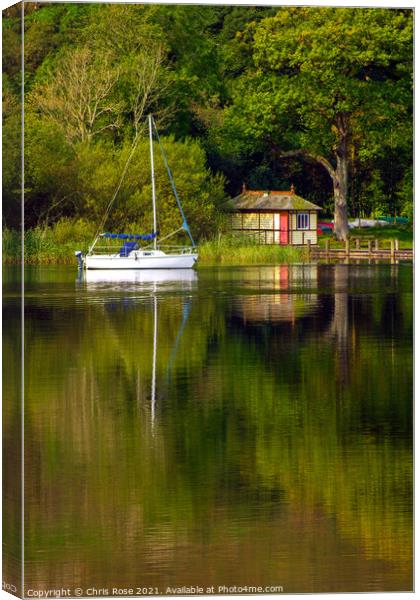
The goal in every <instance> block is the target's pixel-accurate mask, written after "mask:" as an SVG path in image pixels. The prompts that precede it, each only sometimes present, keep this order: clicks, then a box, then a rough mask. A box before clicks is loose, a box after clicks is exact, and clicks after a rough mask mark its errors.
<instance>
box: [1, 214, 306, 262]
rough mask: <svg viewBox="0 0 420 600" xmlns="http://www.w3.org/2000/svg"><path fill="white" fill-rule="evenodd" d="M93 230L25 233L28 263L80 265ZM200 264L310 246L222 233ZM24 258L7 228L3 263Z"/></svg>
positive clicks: (271, 258) (294, 258) (273, 258)
mask: <svg viewBox="0 0 420 600" xmlns="http://www.w3.org/2000/svg"><path fill="white" fill-rule="evenodd" d="M92 235H93V234H92V232H91V231H90V230H88V229H87V228H86V227H82V226H81V225H79V226H77V224H76V225H73V226H72V227H70V226H68V225H67V226H66V227H65V226H64V225H63V226H62V227H60V226H59V224H58V225H57V226H55V227H54V228H35V229H30V230H28V231H26V232H25V246H24V261H25V263H26V264H76V259H75V256H74V252H75V250H81V251H82V252H84V253H85V252H86V251H87V249H88V247H89V243H90V242H91V240H92ZM199 256H200V260H199V266H200V265H203V266H211V265H230V266H234V265H256V264H279V263H293V262H302V261H305V260H308V253H307V249H306V248H301V247H293V246H264V245H259V244H256V243H255V242H253V241H252V240H250V239H247V238H246V237H244V236H236V235H229V234H219V235H217V237H215V238H214V239H211V240H206V241H204V242H202V243H200V244H199ZM21 260H22V248H21V234H20V232H19V231H14V230H9V229H5V230H3V263H5V264H16V263H20V262H21Z"/></svg>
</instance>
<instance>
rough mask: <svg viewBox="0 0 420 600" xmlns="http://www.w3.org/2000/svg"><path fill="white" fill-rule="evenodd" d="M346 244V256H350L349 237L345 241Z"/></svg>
mask: <svg viewBox="0 0 420 600" xmlns="http://www.w3.org/2000/svg"><path fill="white" fill-rule="evenodd" d="M345 245H346V256H350V240H349V239H347V240H346V241H345Z"/></svg>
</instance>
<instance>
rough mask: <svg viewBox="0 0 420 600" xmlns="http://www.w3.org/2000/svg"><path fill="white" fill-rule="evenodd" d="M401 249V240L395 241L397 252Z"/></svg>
mask: <svg viewBox="0 0 420 600" xmlns="http://www.w3.org/2000/svg"><path fill="white" fill-rule="evenodd" d="M399 249H400V240H395V250H396V251H397V252H398V250H399Z"/></svg>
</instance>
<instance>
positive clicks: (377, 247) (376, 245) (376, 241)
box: [375, 239, 379, 252]
mask: <svg viewBox="0 0 420 600" xmlns="http://www.w3.org/2000/svg"><path fill="white" fill-rule="evenodd" d="M378 250H379V240H378V239H375V251H376V252H377V251H378Z"/></svg>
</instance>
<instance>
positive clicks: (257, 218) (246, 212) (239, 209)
mask: <svg viewBox="0 0 420 600" xmlns="http://www.w3.org/2000/svg"><path fill="white" fill-rule="evenodd" d="M227 205H228V207H229V211H230V212H231V215H230V218H231V227H232V231H236V232H242V233H244V234H247V235H250V236H252V237H254V239H256V240H257V241H258V242H259V243H260V244H283V245H286V244H290V245H293V246H301V245H306V244H307V243H308V240H310V243H311V244H317V243H318V235H317V224H318V211H319V210H321V208H320V207H319V206H317V205H316V204H313V203H312V202H309V201H308V200H304V199H303V198H301V197H300V196H298V195H297V194H296V192H295V188H294V186H293V185H292V186H291V189H290V191H281V192H279V191H259V190H248V189H247V188H246V187H245V185H244V186H243V188H242V193H241V194H240V195H239V196H236V197H235V198H232V200H230V201H229V202H228V203H227Z"/></svg>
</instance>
